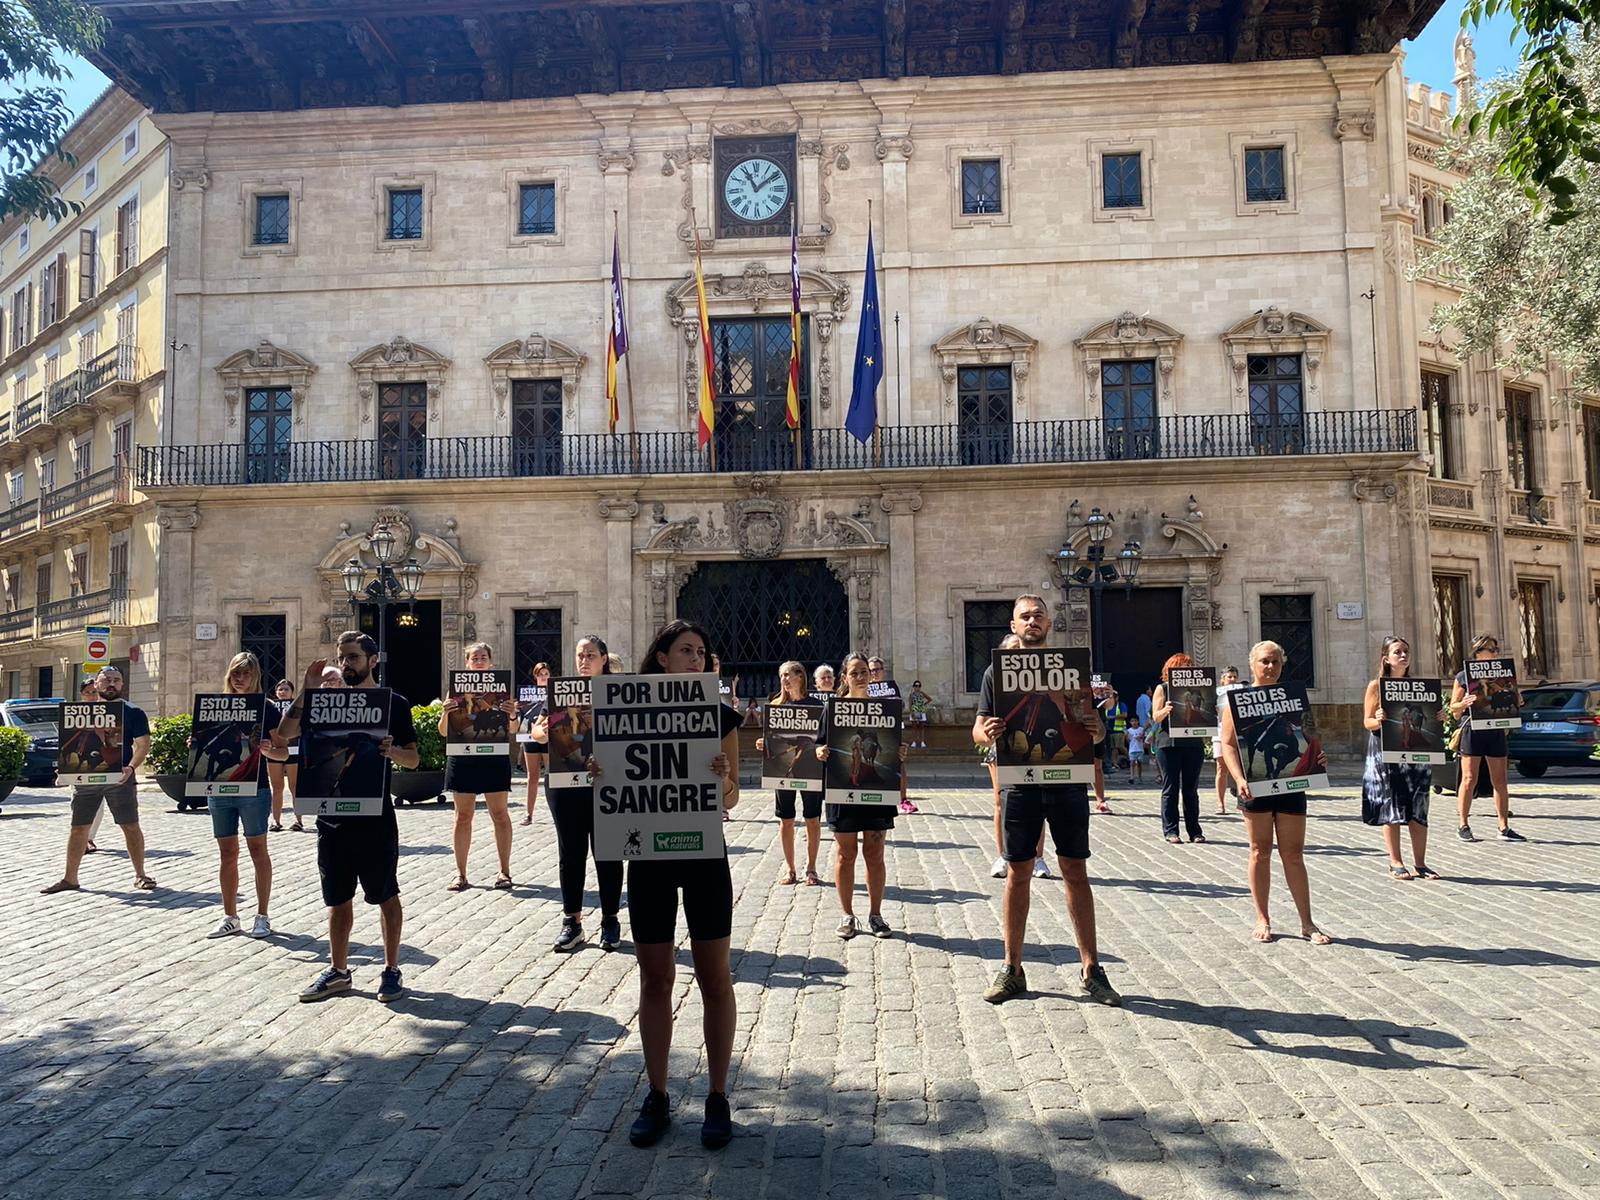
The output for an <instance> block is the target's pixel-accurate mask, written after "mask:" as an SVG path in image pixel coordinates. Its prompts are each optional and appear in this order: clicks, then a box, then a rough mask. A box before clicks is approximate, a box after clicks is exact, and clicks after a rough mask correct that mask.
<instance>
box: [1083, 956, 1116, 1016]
mask: <svg viewBox="0 0 1600 1200" xmlns="http://www.w3.org/2000/svg"><path fill="white" fill-rule="evenodd" d="M1079 982H1080V984H1081V985H1082V987H1083V994H1084V995H1085V996H1088V997H1090V998H1091V999H1094V1000H1098V1001H1099V1002H1100V1003H1101V1004H1108V1005H1110V1006H1111V1007H1112V1008H1120V1007H1121V1006H1122V997H1121V996H1119V995H1118V994H1117V989H1116V988H1114V987H1112V986H1111V980H1109V979H1107V978H1106V969H1105V968H1104V967H1102V966H1101V965H1100V964H1099V963H1095V965H1094V966H1092V967H1090V968H1089V973H1088V974H1087V975H1084V976H1082V977H1081V978H1080V980H1079Z"/></svg>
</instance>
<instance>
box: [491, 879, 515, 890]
mask: <svg viewBox="0 0 1600 1200" xmlns="http://www.w3.org/2000/svg"><path fill="white" fill-rule="evenodd" d="M494 886H495V890H496V891H499V892H509V891H510V890H511V876H509V875H496V876H495V877H494Z"/></svg>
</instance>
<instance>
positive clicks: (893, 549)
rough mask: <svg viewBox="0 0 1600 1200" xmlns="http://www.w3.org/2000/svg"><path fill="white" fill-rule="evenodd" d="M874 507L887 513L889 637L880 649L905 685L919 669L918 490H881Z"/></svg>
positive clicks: (919, 496)
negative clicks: (883, 491) (881, 493)
mask: <svg viewBox="0 0 1600 1200" xmlns="http://www.w3.org/2000/svg"><path fill="white" fill-rule="evenodd" d="M878 506H879V507H880V508H882V509H883V511H884V512H886V513H888V514H889V612H888V614H887V621H888V626H889V630H890V633H889V637H888V638H887V639H885V640H886V642H887V644H886V645H885V646H884V649H885V650H887V651H888V653H889V656H890V658H891V659H892V660H893V665H894V676H895V678H896V679H898V680H901V681H902V682H903V683H904V684H906V685H907V686H909V685H910V683H911V681H912V680H913V679H914V678H916V676H917V675H918V674H919V673H920V672H921V670H922V667H921V664H920V663H919V661H918V658H917V522H916V514H917V513H918V512H920V511H921V510H922V493H921V492H918V491H910V490H906V491H894V492H885V493H883V495H882V496H881V497H880V498H879V500H878Z"/></svg>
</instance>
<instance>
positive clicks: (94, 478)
mask: <svg viewBox="0 0 1600 1200" xmlns="http://www.w3.org/2000/svg"><path fill="white" fill-rule="evenodd" d="M132 490H133V489H132V479H131V476H130V474H129V472H128V468H127V465H126V464H125V463H123V462H121V461H118V462H116V463H114V464H112V465H111V466H109V467H106V468H104V469H103V470H99V471H94V472H92V473H90V474H88V475H85V476H84V477H83V478H82V479H74V480H73V481H72V482H71V483H64V484H62V485H61V486H60V487H58V488H54V489H52V490H51V491H48V492H46V493H45V494H44V495H43V496H42V497H41V498H40V501H39V512H40V517H41V519H42V520H43V522H44V524H46V525H49V524H51V523H52V522H55V521H61V520H65V519H66V518H68V517H73V516H77V515H78V514H80V513H85V512H91V511H93V510H94V509H97V508H100V507H102V506H103V505H107V504H126V503H128V501H129V500H130V499H132Z"/></svg>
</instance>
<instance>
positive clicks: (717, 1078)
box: [628, 621, 743, 1150]
mask: <svg viewBox="0 0 1600 1200" xmlns="http://www.w3.org/2000/svg"><path fill="white" fill-rule="evenodd" d="M711 658H712V655H711V653H710V645H709V640H708V638H707V637H706V632H705V630H704V629H702V628H701V627H700V626H698V625H695V624H692V623H690V622H688V621H673V622H672V623H671V624H669V625H668V626H667V627H666V628H664V629H663V630H662V631H661V632H660V633H658V634H656V639H655V641H654V642H652V643H651V644H650V648H649V649H648V650H646V651H645V654H644V660H643V663H642V664H641V671H640V673H641V674H644V675H701V674H705V673H706V672H707V671H708V670H709V666H708V664H709V662H710V661H711ZM720 712H721V717H722V725H721V733H722V753H720V754H718V755H717V756H716V757H715V758H713V759H712V760H711V771H712V773H713V774H716V775H720V776H721V777H722V810H723V812H727V810H728V809H730V808H732V807H733V806H734V805H735V804H737V803H739V726H740V725H741V724H742V723H743V718H742V717H741V716H740V715H739V712H738V710H737V709H735V708H734V707H733V706H732V705H730V704H723V705H721V706H720ZM680 892H681V893H682V895H683V916H684V922H685V924H687V925H688V926H689V953H690V954H691V955H692V956H693V958H694V977H695V982H697V983H698V984H699V985H700V1003H701V1004H702V1005H703V1007H704V1010H705V1015H704V1017H703V1018H702V1027H703V1029H704V1032H705V1039H706V1066H707V1070H708V1072H709V1074H710V1076H711V1091H710V1093H709V1094H708V1095H707V1096H706V1114H705V1121H704V1123H703V1124H702V1125H701V1127H700V1143H701V1145H703V1146H705V1148H706V1149H708V1150H720V1149H721V1148H722V1147H723V1146H726V1145H727V1144H728V1143H729V1142H730V1141H732V1140H733V1116H732V1112H731V1110H730V1108H729V1106H728V1063H729V1061H730V1060H731V1059H732V1058H733V1027H734V1021H735V1019H736V1018H737V1016H738V1010H737V1008H736V1005H735V1001H734V995H733V972H732V971H731V970H730V969H729V966H728V945H729V938H730V936H731V935H732V932H733V876H732V875H731V874H730V872H729V870H728V855H727V853H726V851H724V853H723V855H722V857H721V858H695V859H684V860H683V861H681V862H662V861H660V860H655V861H651V862H642V861H639V860H630V861H629V863H628V922H629V924H630V925H631V926H632V927H633V952H634V954H635V956H636V957H637V958H638V960H639V1040H640V1042H642V1043H643V1046H644V1066H645V1073H646V1074H647V1075H648V1076H649V1078H650V1091H649V1093H648V1094H647V1095H646V1096H645V1098H644V1104H643V1105H642V1106H641V1107H640V1109H639V1116H638V1119H636V1120H635V1121H634V1123H633V1127H632V1128H631V1129H630V1130H629V1131H628V1140H629V1141H631V1142H632V1143H633V1144H634V1145H635V1146H653V1145H654V1144H655V1143H656V1142H658V1141H660V1140H661V1137H662V1135H663V1134H665V1133H666V1132H667V1128H668V1126H670V1125H671V1124H672V1118H671V1116H670V1115H669V1114H668V1107H669V1101H668V1099H667V1058H668V1056H669V1055H670V1054H671V1052H672V992H673V986H674V984H675V983H676V982H677V973H678V972H677V964H676V949H677V947H676V937H677V924H678V896H679V893H680Z"/></svg>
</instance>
